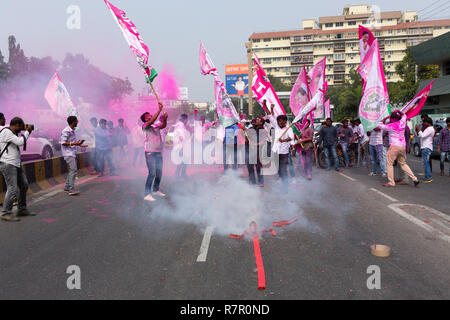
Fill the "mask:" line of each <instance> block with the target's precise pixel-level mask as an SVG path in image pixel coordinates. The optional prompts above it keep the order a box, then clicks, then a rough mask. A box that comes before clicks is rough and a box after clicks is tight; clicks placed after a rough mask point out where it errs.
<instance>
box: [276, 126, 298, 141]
mask: <svg viewBox="0 0 450 320" xmlns="http://www.w3.org/2000/svg"><path fill="white" fill-rule="evenodd" d="M294 124H295V122H293V123H292V124H291V125H290V126H289V127H288V128H287V129H286V130H285V131H284V132H283V134H282V135H281V137H280V138H279V139H283V137H284V135H285V134H286V133H287V132H288V131H289V129H290V128H292V127H293V126H294Z"/></svg>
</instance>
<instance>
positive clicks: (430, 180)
mask: <svg viewBox="0 0 450 320" xmlns="http://www.w3.org/2000/svg"><path fill="white" fill-rule="evenodd" d="M430 182H433V179H429V180H424V181H423V183H430Z"/></svg>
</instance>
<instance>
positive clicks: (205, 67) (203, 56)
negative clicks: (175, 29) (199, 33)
mask: <svg viewBox="0 0 450 320" xmlns="http://www.w3.org/2000/svg"><path fill="white" fill-rule="evenodd" d="M199 61H200V72H201V74H202V75H204V76H205V75H208V74H210V75H212V76H213V77H214V96H215V99H216V105H217V109H216V111H217V116H218V117H219V120H220V124H221V125H222V126H223V127H224V128H227V127H229V126H231V125H233V124H235V123H238V122H239V114H238V113H237V111H236V108H235V107H234V105H233V102H232V101H231V98H230V97H229V95H228V93H227V90H226V88H225V84H224V83H223V81H222V79H221V78H220V76H219V73H218V72H217V69H216V67H215V66H214V63H213V62H212V60H211V58H210V57H209V55H208V53H207V52H206V49H205V47H204V46H203V43H201V42H200V52H199Z"/></svg>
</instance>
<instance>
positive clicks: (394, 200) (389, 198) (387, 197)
mask: <svg viewBox="0 0 450 320" xmlns="http://www.w3.org/2000/svg"><path fill="white" fill-rule="evenodd" d="M370 190H372V191H374V192H376V193H378V194H379V195H380V196H383V197H385V198H386V199H388V200H391V201H392V202H398V200H397V199H395V198H392V197H391V196H388V195H387V194H385V193H383V192H381V191H380V190H377V189H375V188H371V189H370Z"/></svg>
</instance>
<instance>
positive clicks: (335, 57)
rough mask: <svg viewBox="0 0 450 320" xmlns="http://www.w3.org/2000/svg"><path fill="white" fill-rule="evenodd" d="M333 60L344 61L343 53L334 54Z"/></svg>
mask: <svg viewBox="0 0 450 320" xmlns="http://www.w3.org/2000/svg"><path fill="white" fill-rule="evenodd" d="M334 60H338V61H339V60H345V54H344V53H336V54H334Z"/></svg>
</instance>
